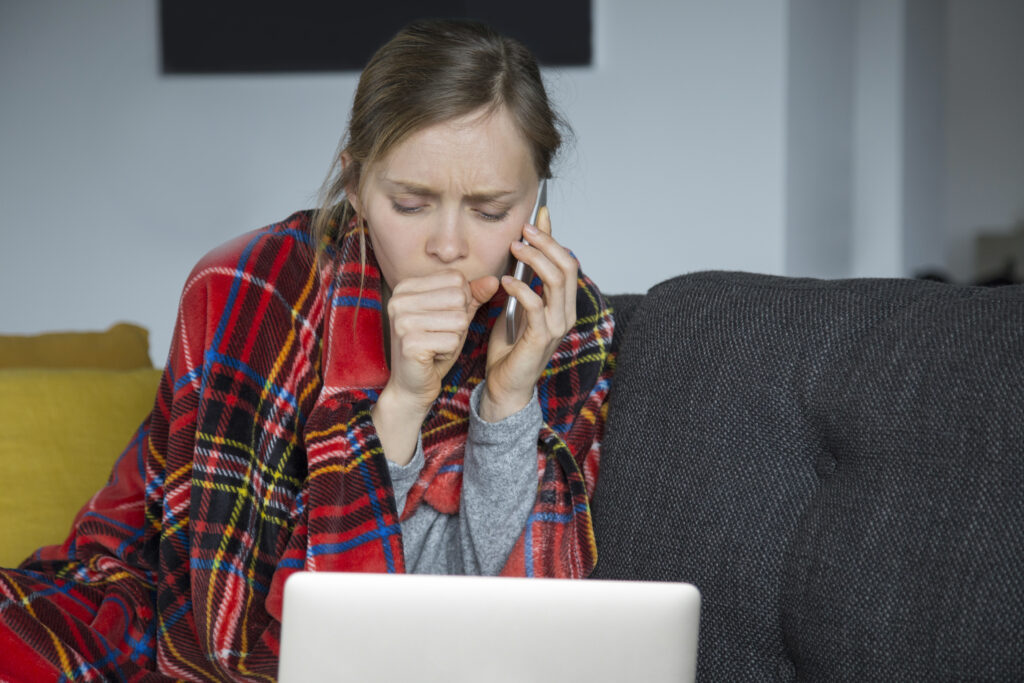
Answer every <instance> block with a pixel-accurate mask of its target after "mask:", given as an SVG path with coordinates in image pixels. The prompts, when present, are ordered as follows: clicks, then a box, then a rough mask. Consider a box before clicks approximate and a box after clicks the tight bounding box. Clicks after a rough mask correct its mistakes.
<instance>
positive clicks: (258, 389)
mask: <svg viewBox="0 0 1024 683" xmlns="http://www.w3.org/2000/svg"><path fill="white" fill-rule="evenodd" d="M309 217H310V216H309V214H308V213H306V212H302V213H298V214H295V215H293V216H291V217H290V218H288V219H287V220H285V221H284V222H282V223H279V224H275V225H272V226H270V227H268V228H266V229H263V230H260V231H257V232H255V233H250V234H248V235H245V236H242V237H240V238H239V239H237V240H234V241H232V242H230V243H228V244H226V245H224V246H223V247H221V248H219V249H216V250H214V251H213V252H211V253H210V254H208V255H207V256H206V257H205V258H204V259H202V260H201V261H200V262H199V264H198V265H197V266H196V268H195V269H194V271H193V273H192V275H191V276H190V278H189V280H188V282H187V283H186V285H185V288H184V291H183V293H182V299H181V305H180V308H179V316H178V321H177V324H176V329H175V333H174V338H173V341H172V348H171V353H170V356H169V359H168V364H167V367H166V369H165V371H164V374H163V377H162V379H161V382H160V387H159V390H158V393H157V398H156V404H155V407H154V409H153V411H152V413H151V414H150V415H149V417H148V418H147V419H146V420H145V421H144V422H143V424H142V426H141V427H140V428H139V431H138V433H137V435H136V437H135V438H134V439H133V441H132V443H131V444H130V445H129V447H128V448H127V449H126V450H125V452H124V454H123V455H122V456H121V458H120V460H119V461H118V464H117V465H116V467H115V469H114V472H113V474H112V475H111V479H110V481H109V483H108V485H107V486H106V487H105V488H104V489H102V490H101V491H100V492H99V493H98V494H97V495H96V496H94V497H93V498H92V500H91V501H90V502H89V504H88V505H87V506H86V507H85V508H83V509H82V510H81V512H80V513H79V515H78V517H77V519H76V521H75V524H74V527H73V529H72V532H71V534H70V536H69V537H68V539H67V540H66V541H65V543H64V544H63V545H62V546H51V547H46V548H42V549H41V550H40V551H38V552H37V553H36V554H35V555H34V556H33V557H32V558H30V559H29V560H28V561H26V562H25V563H24V564H23V565H22V567H21V569H20V570H19V571H9V570H5V571H3V572H0V591H2V593H3V601H2V602H0V651H3V652H4V653H5V656H4V657H3V658H2V660H0V678H3V677H7V678H13V679H15V680H17V679H19V678H21V679H29V680H38V679H54V678H57V677H61V676H62V677H64V678H65V679H73V680H103V679H109V678H116V679H118V680H143V679H144V680H160V679H161V678H165V677H169V678H181V679H191V680H209V679H221V680H270V679H272V678H273V676H274V674H275V671H276V663H277V653H278V649H279V632H280V624H279V618H280V614H281V592H282V588H283V584H284V581H285V579H286V578H287V577H288V576H289V575H290V574H292V573H294V572H296V571H299V570H302V569H308V570H315V571H328V570H336V571H375V572H402V571H404V570H405V562H404V557H403V552H402V542H401V541H402V539H401V533H400V526H399V516H398V514H397V511H396V509H395V501H394V496H393V493H392V490H391V486H390V481H389V478H388V469H387V465H386V459H385V458H384V455H383V453H382V452H381V448H380V444H379V441H378V439H377V436H376V433H375V431H374V428H373V423H372V421H371V420H370V417H369V408H370V406H371V405H372V403H373V401H374V400H375V398H376V396H377V395H378V392H379V391H380V390H381V388H383V386H384V384H385V382H386V381H387V376H388V375H387V368H386V366H385V364H384V358H383V348H382V332H381V317H380V315H381V313H380V283H379V278H380V275H379V271H378V269H377V267H376V263H375V260H374V257H373V254H372V251H370V245H369V241H368V240H367V251H368V257H367V262H366V264H365V265H361V264H360V261H359V233H358V231H357V230H354V229H353V230H349V231H347V232H346V234H345V235H344V237H343V239H342V241H341V244H340V247H339V248H337V249H335V248H334V247H332V248H330V250H329V252H328V254H327V258H325V259H323V260H322V261H319V262H318V261H317V258H316V256H317V247H316V245H313V244H312V243H311V238H310V234H309ZM503 303H504V301H503V297H500V296H498V297H496V298H495V299H494V300H493V301H492V302H491V305H490V306H485V307H481V310H480V311H479V312H478V315H477V317H476V319H475V320H474V322H473V323H472V325H471V327H470V331H469V335H468V338H467V341H466V345H465V347H464V349H463V353H462V354H461V356H460V359H459V361H458V362H457V363H456V364H455V366H454V367H453V368H452V370H451V372H450V373H449V374H448V376H447V377H446V378H445V382H444V386H443V389H442V393H441V396H439V398H438V399H437V401H436V402H435V404H434V407H433V409H432V410H431V412H430V414H429V415H428V417H427V419H426V421H425V423H424V426H423V429H422V436H423V441H424V450H425V456H426V463H425V466H424V468H423V470H422V472H421V473H420V477H419V480H418V481H417V483H416V484H415V485H414V486H413V487H412V489H411V490H410V493H409V496H408V498H407V501H406V506H405V511H404V513H403V514H404V515H411V514H413V513H414V512H415V510H416V508H417V506H419V505H421V504H428V505H431V506H432V507H434V508H435V509H438V510H441V511H448V512H454V511H456V510H457V509H458V505H459V493H460V488H461V477H462V465H463V463H462V455H463V446H464V442H465V428H466V427H465V425H466V419H467V418H466V415H467V403H468V397H469V395H470V393H471V391H472V388H473V387H474V386H476V385H477V384H479V382H480V381H481V380H482V379H483V370H484V363H485V360H486V346H487V345H486V340H487V334H488V332H489V329H490V327H491V325H492V324H493V323H494V321H495V320H496V319H497V317H498V316H499V313H500V310H501V306H502V305H503ZM577 307H578V313H579V319H578V321H577V324H576V327H575V328H574V329H573V330H572V331H571V332H570V333H569V334H568V335H567V336H566V338H565V339H564V340H563V342H562V343H561V345H560V346H559V347H558V349H557V350H556V352H555V354H554V357H553V359H552V361H551V363H550V365H549V367H548V369H547V370H546V372H545V373H544V374H543V375H542V377H541V379H540V381H539V383H538V387H537V391H538V396H539V400H540V406H541V410H542V412H543V415H544V426H543V427H542V429H541V433H540V435H539V438H538V451H537V464H538V488H537V498H536V503H535V505H534V510H533V511H532V513H531V515H530V518H529V520H528V523H527V526H526V528H525V530H524V532H523V534H522V536H521V537H520V538H519V539H518V540H517V541H516V544H515V547H514V548H513V550H512V553H511V555H510V556H509V559H508V561H507V563H506V565H505V567H504V568H503V569H502V573H503V574H509V575H532V576H565V577H583V576H586V575H587V574H588V573H589V572H590V571H591V569H592V567H593V565H594V563H595V561H596V554H595V553H596V551H595V545H594V538H593V531H592V526H591V522H590V505H589V500H590V497H591V495H592V494H593V491H594V487H595V485H596V480H597V471H598V464H599V453H600V444H601V437H602V433H603V423H604V417H605V410H606V407H605V398H606V396H607V392H608V385H609V379H610V376H611V372H612V369H613V356H612V355H611V354H610V349H609V344H610V341H611V339H612V331H613V322H612V318H611V315H610V312H609V311H608V310H607V308H606V307H605V305H604V303H603V300H602V299H601V296H600V294H599V293H598V291H597V289H596V288H595V287H594V286H593V285H592V283H590V281H589V280H587V279H586V278H585V277H583V276H582V275H581V276H580V288H579V293H578V300H577ZM157 668H159V670H160V671H161V672H162V674H153V673H152V672H153V670H155V669H157Z"/></svg>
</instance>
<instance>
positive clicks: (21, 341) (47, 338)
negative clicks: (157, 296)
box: [0, 323, 153, 370]
mask: <svg viewBox="0 0 1024 683" xmlns="http://www.w3.org/2000/svg"><path fill="white" fill-rule="evenodd" d="M151 367H153V363H152V362H151V361H150V359H149V332H148V331H147V330H146V328H144V327H140V326H138V325H133V324H131V323H117V324H115V325H112V326H111V327H110V329H108V330H105V331H103V332H46V333H43V334H33V335H0V368H105V369H107V370H134V369H136V368H151Z"/></svg>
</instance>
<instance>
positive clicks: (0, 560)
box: [0, 368, 160, 567]
mask: <svg viewBox="0 0 1024 683" xmlns="http://www.w3.org/2000/svg"><path fill="white" fill-rule="evenodd" d="M159 379H160V370H154V369H152V368H148V369H138V370H127V371H112V370H90V369H76V370H48V369H10V370H0V420H2V427H0V482H3V488H4V490H3V494H2V495H0V567H13V566H17V565H18V564H19V563H21V561H22V560H24V559H25V558H27V557H28V556H29V555H30V554H31V553H32V552H33V551H35V550H36V548H38V547H39V546H42V545H50V544H59V543H63V542H64V539H65V538H66V537H67V534H68V531H69V530H70V528H71V522H72V520H73V519H74V516H75V513H76V512H78V509H79V508H80V507H81V506H82V505H84V504H85V503H86V502H87V501H88V500H89V498H91V497H92V494H94V493H95V492H96V491H97V490H99V488H100V487H101V486H103V485H104V484H105V483H106V481H107V478H108V477H109V475H110V471H111V468H112V467H113V465H114V462H115V461H116V460H117V456H118V455H119V454H120V453H121V451H122V450H124V448H125V446H127V445H128V442H129V441H130V440H131V437H132V435H133V434H134V432H135V429H136V428H138V426H139V424H140V423H141V422H142V420H143V418H145V417H146V415H148V414H149V411H150V410H152V408H153V403H154V399H155V398H156V388H157V384H158V383H159Z"/></svg>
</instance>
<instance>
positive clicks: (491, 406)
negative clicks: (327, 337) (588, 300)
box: [480, 207, 579, 422]
mask: <svg viewBox="0 0 1024 683" xmlns="http://www.w3.org/2000/svg"><path fill="white" fill-rule="evenodd" d="M523 236H524V237H526V240H527V242H529V245H526V244H523V243H522V242H520V241H518V240H517V241H515V242H513V243H512V246H511V250H512V255H513V257H515V258H517V259H519V260H520V261H522V262H523V263H525V264H526V265H528V266H530V268H532V269H533V272H534V273H536V274H537V276H539V277H540V279H541V280H542V281H543V283H544V289H543V296H538V295H537V294H536V293H535V292H534V291H533V290H532V289H530V287H529V285H527V284H526V283H523V282H520V281H519V280H516V279H515V278H513V277H511V276H508V275H506V276H505V277H503V278H502V279H501V286H502V287H503V288H504V289H505V291H506V292H508V295H509V296H514V297H516V298H517V299H518V300H519V304H518V305H519V307H520V308H521V309H522V311H523V317H522V332H520V334H519V338H518V339H516V341H515V343H514V344H509V343H508V340H507V338H506V336H505V325H504V321H503V320H499V321H498V322H497V323H495V325H494V329H493V330H492V331H491V338H490V341H489V343H488V348H487V385H486V388H485V391H484V393H483V396H481V398H480V417H482V418H483V419H484V420H487V421H488V422H497V421H499V420H502V419H504V418H506V417H508V416H509V415H512V414H513V413H516V412H518V411H519V410H521V409H522V408H523V406H525V405H526V403H527V402H528V401H529V400H530V399H531V398H532V397H533V389H534V386H536V384H537V380H538V379H539V378H540V374H541V372H543V371H544V368H545V367H547V364H548V361H550V360H551V355H552V354H553V353H554V352H555V349H556V348H557V347H558V345H559V344H560V343H561V341H562V339H563V338H564V337H565V335H566V334H568V332H569V330H571V329H572V327H573V325H575V324H576V279H577V273H578V269H579V264H578V263H577V261H576V259H575V258H574V257H573V256H572V254H570V253H569V250H568V249H566V248H565V247H563V246H561V245H560V244H559V243H558V242H556V241H555V239H554V238H553V237H551V218H550V216H549V214H548V210H547V207H545V208H543V209H541V211H540V212H539V215H538V216H537V227H536V228H534V227H533V226H529V225H527V226H525V227H524V229H523Z"/></svg>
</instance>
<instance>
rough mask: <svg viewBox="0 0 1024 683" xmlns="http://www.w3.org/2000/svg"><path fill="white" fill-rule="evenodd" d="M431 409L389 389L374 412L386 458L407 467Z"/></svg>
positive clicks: (383, 391)
mask: <svg viewBox="0 0 1024 683" xmlns="http://www.w3.org/2000/svg"><path fill="white" fill-rule="evenodd" d="M429 410H430V407H429V406H427V407H426V408H424V407H423V406H421V405H420V404H419V402H417V401H415V400H410V399H409V398H408V397H403V396H402V395H401V394H400V393H399V392H395V391H393V390H391V389H390V388H389V387H387V386H385V387H384V389H383V390H382V391H381V392H380V396H379V397H377V402H376V403H375V404H374V406H373V408H371V409H370V416H371V417H372V418H373V426H374V428H375V429H376V430H377V438H378V439H379V440H380V445H381V448H383V449H384V456H385V457H386V458H387V459H388V460H390V461H391V462H393V463H395V464H396V465H406V464H408V463H409V461H410V460H412V457H413V455H414V454H415V453H416V442H417V441H418V440H419V436H420V427H421V426H422V425H423V420H424V419H426V417H427V413H428V412H429Z"/></svg>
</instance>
